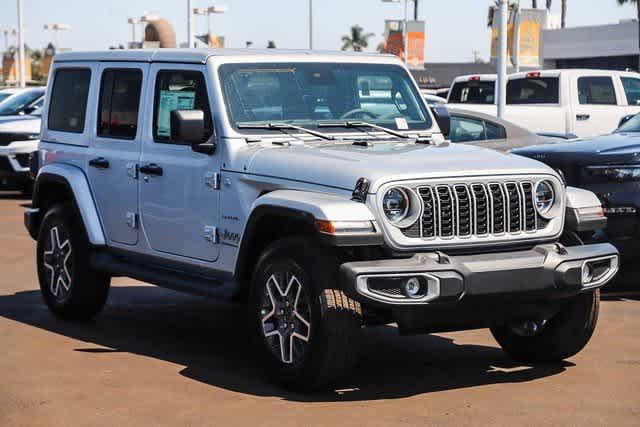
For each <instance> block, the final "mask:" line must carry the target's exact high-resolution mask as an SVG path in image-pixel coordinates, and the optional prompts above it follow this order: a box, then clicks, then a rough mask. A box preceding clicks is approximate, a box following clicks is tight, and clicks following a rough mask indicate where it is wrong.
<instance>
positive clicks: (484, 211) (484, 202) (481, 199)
mask: <svg viewBox="0 0 640 427" xmlns="http://www.w3.org/2000/svg"><path fill="white" fill-rule="evenodd" d="M471 193H472V196H473V206H474V214H475V218H474V224H475V232H476V234H478V235H481V236H482V235H485V234H488V233H489V195H488V194H487V190H486V189H485V187H484V185H482V184H473V185H472V186H471Z"/></svg>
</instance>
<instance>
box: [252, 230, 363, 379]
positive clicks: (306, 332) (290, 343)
mask: <svg viewBox="0 0 640 427" xmlns="http://www.w3.org/2000/svg"><path fill="white" fill-rule="evenodd" d="M337 273H338V262H337V260H336V259H335V258H334V257H333V256H332V255H331V254H330V253H328V252H327V251H325V250H323V249H322V248H319V247H317V246H316V244H315V242H314V241H313V240H311V239H305V238H287V239H283V240H280V241H278V242H276V243H274V244H273V245H271V246H270V247H269V248H267V250H266V251H265V252H264V253H263V255H262V256H261V257H260V260H259V261H258V264H257V266H256V270H255V272H254V275H253V278H252V287H251V296H250V313H249V322H250V327H251V331H252V335H253V338H254V346H255V349H256V351H257V353H258V355H259V357H260V358H261V359H262V361H263V362H264V365H265V367H266V369H267V371H268V374H269V376H270V377H271V378H272V379H274V380H275V381H276V382H279V383H280V384H282V385H283V386H285V387H287V388H292V389H298V390H306V389H317V388H322V387H326V386H328V385H331V384H333V383H335V382H336V381H337V380H338V379H340V378H341V377H343V376H344V375H345V374H347V373H348V372H349V370H350V369H351V368H352V367H353V365H354V364H355V363H356V360H357V338H358V335H359V330H360V327H361V309H360V305H359V304H358V303H357V302H356V301H353V300H351V299H350V298H348V297H347V296H346V295H345V294H344V293H343V292H342V291H341V290H339V289H335V287H336V284H337V281H336V278H337Z"/></svg>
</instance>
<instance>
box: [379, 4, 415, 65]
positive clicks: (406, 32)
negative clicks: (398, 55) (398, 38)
mask: <svg viewBox="0 0 640 427" xmlns="http://www.w3.org/2000/svg"><path fill="white" fill-rule="evenodd" d="M401 1H402V0H382V2H383V3H400V2H401ZM413 1H415V0H413ZM408 24H409V0H404V23H403V24H402V43H403V45H404V55H403V56H404V63H405V64H406V63H407V62H408V57H409V29H408V28H407V26H408Z"/></svg>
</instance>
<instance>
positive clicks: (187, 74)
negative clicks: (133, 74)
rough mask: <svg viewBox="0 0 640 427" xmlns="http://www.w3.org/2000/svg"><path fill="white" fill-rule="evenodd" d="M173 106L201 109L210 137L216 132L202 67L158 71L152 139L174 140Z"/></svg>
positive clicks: (185, 108)
mask: <svg viewBox="0 0 640 427" xmlns="http://www.w3.org/2000/svg"><path fill="white" fill-rule="evenodd" d="M174 110H202V111H203V112H204V119H205V131H206V133H207V138H209V137H210V136H211V135H212V134H213V122H212V120H211V108H210V107H209V98H208V96H207V87H206V85H205V81H204V76H203V75H202V73H201V72H199V71H180V70H167V71H159V72H158V75H157V77H156V91H155V99H154V109H153V139H154V140H155V141H156V142H164V143H175V142H173V141H171V112H172V111H174Z"/></svg>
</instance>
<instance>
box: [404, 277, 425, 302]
mask: <svg viewBox="0 0 640 427" xmlns="http://www.w3.org/2000/svg"><path fill="white" fill-rule="evenodd" d="M402 293H403V294H404V295H405V296H406V297H409V298H419V297H420V296H421V295H420V294H421V292H420V280H419V279H418V278H417V277H411V278H409V279H407V280H406V281H405V282H404V283H403V284H402Z"/></svg>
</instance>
